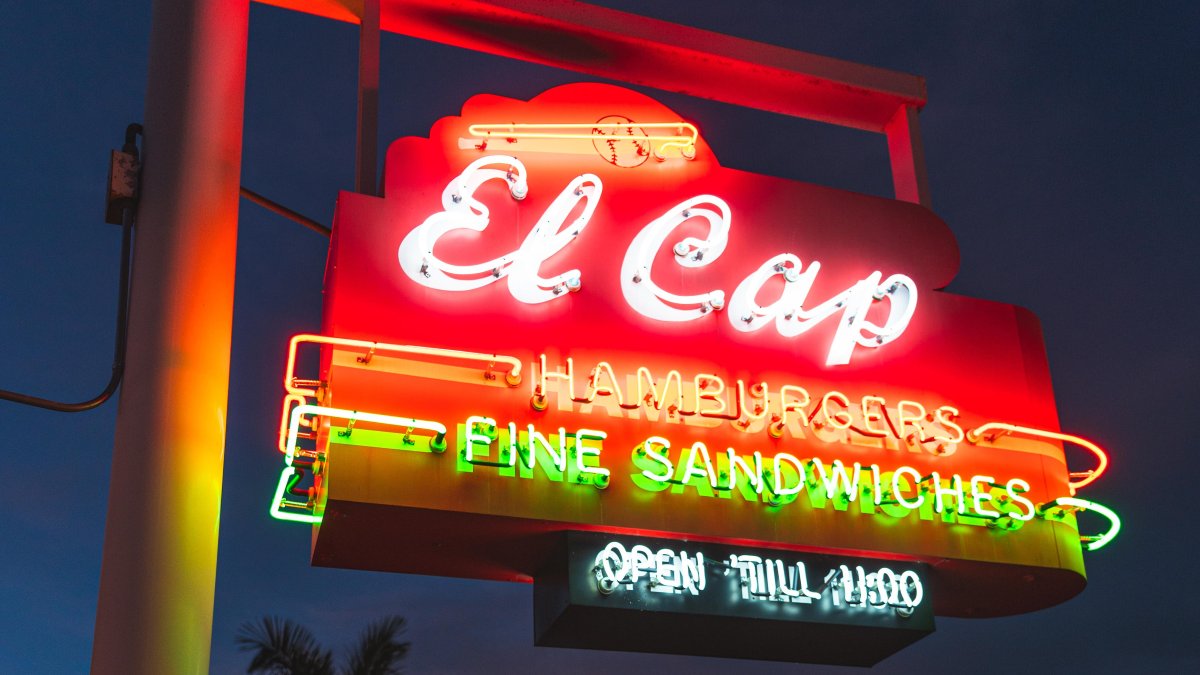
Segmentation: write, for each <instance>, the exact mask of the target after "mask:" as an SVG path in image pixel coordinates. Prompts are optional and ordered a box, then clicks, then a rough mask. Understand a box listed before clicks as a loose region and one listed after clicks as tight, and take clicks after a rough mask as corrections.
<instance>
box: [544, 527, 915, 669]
mask: <svg viewBox="0 0 1200 675" xmlns="http://www.w3.org/2000/svg"><path fill="white" fill-rule="evenodd" d="M565 546H566V551H565V556H561V557H559V558H557V559H556V560H557V561H558V563H557V564H556V565H554V566H552V567H551V569H549V570H547V571H546V572H545V573H544V574H542V575H539V576H538V578H537V579H536V581H535V582H534V597H535V601H534V625H535V628H534V631H535V636H536V637H535V641H536V643H537V644H543V645H553V646H560V647H571V646H587V647H592V648H596V647H601V648H611V649H623V650H631V651H668V652H671V651H678V652H683V653H690V650H694V649H696V641H695V639H694V638H695V637H697V636H699V637H702V639H703V640H704V641H705V643H708V642H709V641H713V642H715V643H718V644H720V645H721V648H722V649H729V648H730V647H731V645H730V643H736V647H733V653H732V654H726V655H735V656H742V657H749V658H756V659H764V658H765V659H776V660H788V661H810V662H824V661H827V660H837V661H841V662H845V659H846V658H847V657H846V654H847V653H851V654H853V656H852V657H851V658H850V660H851V661H852V662H853V663H856V664H858V665H870V664H872V663H875V662H877V661H879V660H880V659H881V658H883V657H885V656H886V655H887V654H890V653H891V652H893V651H895V650H896V649H898V648H901V647H903V646H904V645H906V644H909V643H911V642H913V641H915V640H919V639H921V638H922V637H924V636H925V635H928V634H929V633H930V632H932V630H933V627H934V619H933V601H932V598H931V593H930V590H931V589H930V588H929V586H930V585H931V584H930V576H931V575H930V570H929V569H928V568H926V567H925V566H924V565H921V564H914V563H907V562H894V561H881V560H870V559H864V558H857V557H851V556H846V555H813V554H803V553H794V552H788V551H776V550H771V549H759V548H748V547H744V546H731V545H727V544H712V543H705V542H696V541H680V540H664V539H652V538H647V537H640V536H636V537H635V536H617V537H612V536H607V535H603V534H595V533H583V532H572V533H570V534H568V535H567V537H566V541H565ZM563 560H565V563H564V562H561V561H563ZM600 625H607V626H613V627H619V629H618V630H608V631H596V630H594V629H593V630H587V628H588V627H594V626H600ZM597 632H603V633H604V635H597V634H596V633H597ZM639 635H649V636H653V638H654V639H652V640H640V639H639V638H638V636H639ZM597 642H599V644H597ZM847 650H848V651H847Z"/></svg>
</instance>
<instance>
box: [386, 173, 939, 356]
mask: <svg viewBox="0 0 1200 675" xmlns="http://www.w3.org/2000/svg"><path fill="white" fill-rule="evenodd" d="M497 166H499V167H502V168H494V167H497ZM493 180H495V181H503V182H502V183H501V184H502V185H504V186H505V187H506V189H507V190H508V194H509V196H510V197H511V198H512V199H514V200H516V201H520V200H523V199H525V197H526V195H527V194H528V193H529V183H528V169H526V168H525V165H524V164H523V163H522V162H521V161H520V160H518V159H516V158H513V157H509V156H506V155H489V156H487V157H484V158H481V159H477V160H475V161H473V162H471V163H470V164H469V165H467V168H466V169H464V170H463V172H462V173H460V174H459V175H458V176H456V177H455V178H454V179H452V180H451V181H450V182H449V183H448V184H447V185H446V188H445V189H444V190H443V191H442V199H441V207H442V210H441V211H438V212H437V213H434V214H433V215H431V216H429V217H428V218H426V219H425V221H424V222H423V223H421V225H419V226H417V227H416V228H413V230H412V231H411V232H409V234H408V236H406V237H405V238H404V241H403V242H401V244H400V249H399V252H398V256H399V259H400V267H401V268H402V269H403V270H404V273H405V274H407V275H408V277H409V278H410V279H412V280H413V281H414V282H416V283H418V284H420V285H422V286H426V287H428V288H432V289H436V290H443V291H471V290H475V289H478V288H481V287H483V286H486V285H488V284H491V283H493V282H496V281H499V280H500V279H505V278H507V279H508V290H509V292H510V293H511V294H512V296H513V297H514V298H515V299H516V300H518V301H520V302H524V303H528V304H536V303H542V302H548V301H550V300H554V299H555V298H558V297H562V295H563V293H565V292H566V291H578V290H580V288H581V287H582V284H583V275H582V273H581V272H580V270H578V269H573V270H569V271H567V272H564V273H562V274H559V275H556V276H554V277H552V278H543V277H541V276H540V274H539V272H540V269H541V267H542V265H543V264H544V263H545V262H546V261H547V260H549V259H550V258H551V257H553V256H554V255H556V254H558V253H559V252H560V251H562V250H563V248H564V247H566V246H567V245H568V244H570V243H571V242H572V241H575V240H576V239H578V238H579V236H580V235H581V234H583V231H584V228H586V227H587V226H588V223H589V222H590V221H591V219H592V215H593V213H595V211H596V207H597V205H598V202H599V200H600V197H601V194H602V193H603V187H604V186H603V183H602V182H601V180H600V178H598V177H597V176H596V175H594V174H591V173H585V174H580V175H579V176H576V177H575V178H573V179H571V181H570V182H569V183H568V184H567V186H566V187H564V188H563V189H562V191H561V192H559V194H558V196H557V197H556V198H555V199H554V201H553V202H552V203H551V204H550V206H549V208H547V209H546V211H545V212H544V213H543V214H542V216H541V217H540V218H539V219H538V221H537V224H535V225H534V227H533V229H531V230H530V231H529V234H528V235H526V237H525V239H524V241H523V242H522V243H521V245H520V247H518V248H517V249H516V250H515V251H511V252H508V253H506V254H504V255H502V256H500V257H497V258H494V259H491V260H487V261H484V262H479V263H473V264H470V265H457V264H451V263H448V262H446V261H444V260H442V259H441V258H439V257H438V256H437V255H436V254H435V253H434V248H435V247H436V246H437V244H438V241H439V239H441V238H442V237H443V235H446V234H448V233H450V232H453V231H455V230H469V231H474V232H483V231H484V230H486V229H487V227H488V226H489V224H490V223H491V210H490V209H489V208H488V206H487V205H486V204H485V203H484V202H482V201H480V200H479V199H478V198H477V197H476V196H475V193H476V191H477V190H478V189H479V188H480V187H481V186H482V185H483V184H485V183H487V182H488V181H493ZM580 204H582V205H583V208H582V210H581V211H580V212H579V213H578V214H577V215H574V218H573V219H572V220H571V221H570V222H567V218H568V217H570V216H571V215H572V214H575V213H576V211H577V210H578V207H579V205H580ZM732 218H733V216H732V213H731V211H730V209H729V205H728V204H726V203H725V201H724V200H723V199H721V198H720V197H716V196H713V195H699V196H696V197H692V198H690V199H687V200H685V201H683V202H681V203H679V204H676V205H675V206H672V207H670V208H669V209H667V210H666V212H665V213H663V214H662V215H661V216H659V217H658V218H655V219H654V220H653V221H652V222H650V224H648V225H646V226H645V227H644V228H643V229H642V230H641V231H640V232H638V234H637V235H636V236H635V237H634V238H633V241H632V242H631V243H630V245H629V249H628V250H627V251H626V253H625V258H624V261H623V262H622V264H621V269H620V279H621V292H622V294H623V296H624V297H625V301H626V302H628V303H629V306H630V307H632V308H633V309H634V310H635V311H637V312H638V313H639V314H641V315H642V316H645V317H648V318H651V319H656V320H658V321H675V322H684V321H695V320H697V319H700V318H702V317H704V316H705V315H707V314H709V313H710V312H715V311H717V310H720V309H722V308H724V306H725V292H724V291H722V290H719V289H717V290H710V291H707V292H704V293H699V294H691V295H678V294H676V293H672V292H670V291H667V290H664V289H663V288H662V287H661V286H659V285H658V284H656V283H655V282H654V280H653V279H652V278H651V266H652V265H653V263H654V259H655V257H656V255H657V253H658V252H659V251H660V250H661V249H662V248H663V246H664V242H665V240H666V238H667V237H668V235H670V234H671V233H672V232H674V231H675V230H676V229H678V228H679V226H680V225H682V224H683V223H685V222H687V221H689V220H692V219H698V220H701V221H704V223H705V225H706V226H707V229H708V234H707V235H706V236H705V237H704V238H697V237H685V238H683V239H681V240H679V241H678V242H676V243H675V244H674V245H673V246H671V252H672V253H673V254H674V259H675V263H676V264H678V265H680V266H681V267H686V268H697V267H703V266H706V265H709V264H711V263H712V262H714V261H715V260H717V259H718V258H720V257H721V254H722V253H723V252H724V251H725V246H726V244H727V243H728V240H729V228H730V223H731V221H732ZM802 267H803V265H802V264H801V262H800V259H799V258H798V257H796V256H795V255H793V254H791V253H783V254H780V255H776V256H774V257H772V258H770V259H769V260H767V261H766V262H765V263H763V264H762V266H760V267H759V268H758V269H757V270H755V271H754V272H752V273H751V274H750V275H749V276H747V277H746V278H745V279H744V280H743V281H742V282H741V283H740V284H738V286H737V289H736V290H734V292H733V296H732V299H731V307H730V312H729V313H728V314H727V316H728V317H729V321H730V323H731V324H732V325H733V327H734V328H736V329H737V330H739V331H743V332H753V331H756V330H759V329H761V328H762V327H764V326H765V325H767V324H768V323H771V322H774V323H775V329H776V330H777V331H778V332H779V334H780V335H783V336H785V337H796V336H798V335H801V334H803V333H806V332H808V331H809V330H811V329H813V328H815V327H816V326H818V325H820V324H821V323H822V322H824V321H826V320H827V319H830V318H833V317H838V319H837V326H838V327H837V330H836V332H835V333H834V336H833V340H832V343H831V345H830V348H829V355H828V358H827V359H826V365H845V364H847V363H849V362H850V356H851V353H852V352H853V350H854V347H855V346H856V345H857V346H860V347H866V348H875V347H879V346H882V345H884V344H886V343H888V342H891V341H892V340H895V339H896V338H898V337H899V336H900V334H901V333H903V332H904V328H905V327H906V326H908V322H909V321H910V320H911V319H912V316H913V312H914V311H916V307H917V289H916V284H915V283H914V282H913V280H912V279H910V278H909V277H907V276H905V275H903V274H893V275H891V276H889V277H888V278H887V279H883V274H882V273H880V272H878V271H876V272H872V273H871V274H870V275H868V276H867V277H866V278H865V279H862V280H860V281H858V282H856V283H855V284H854V285H853V286H851V287H850V288H848V289H846V290H845V291H842V292H841V293H838V294H837V295H835V296H833V297H832V298H829V299H828V300H826V301H824V302H823V303H821V304H820V305H818V306H817V307H815V308H813V309H811V310H806V309H805V308H804V303H805V301H806V300H807V299H808V294H809V291H810V290H811V289H812V287H813V283H814V282H815V280H816V275H817V273H818V272H820V270H821V263H819V262H816V261H814V262H812V263H811V264H809V266H808V268H807V269H805V270H804V271H803V272H801V269H802ZM775 276H780V277H782V278H783V279H784V280H785V284H784V288H783V292H782V293H780V295H779V298H778V299H777V300H775V301H774V302H772V303H771V304H770V305H768V306H765V307H764V306H761V305H759V304H758V302H757V300H756V298H757V297H758V295H759V294H760V293H761V292H762V290H763V288H764V287H765V286H766V285H767V283H768V282H769V281H770V279H771V278H772V277H775ZM885 298H887V299H889V300H890V309H889V312H888V314H887V318H886V320H885V321H884V323H883V324H882V325H878V324H876V323H873V322H871V321H869V320H868V319H867V315H868V314H870V312H871V308H872V305H873V304H874V303H876V302H879V301H882V300H883V299H885Z"/></svg>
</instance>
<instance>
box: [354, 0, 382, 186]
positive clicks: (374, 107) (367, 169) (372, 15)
mask: <svg viewBox="0 0 1200 675" xmlns="http://www.w3.org/2000/svg"><path fill="white" fill-rule="evenodd" d="M378 138H379V0H363V10H362V17H361V22H360V24H359V29H358V137H357V139H356V141H357V143H356V146H355V155H354V162H355V163H354V190H355V192H360V193H362V194H366V195H376V194H379V190H378V186H377V185H376V181H377V176H378V175H379V163H378V160H377V150H376V146H377V145H378V143H377V141H378Z"/></svg>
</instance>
